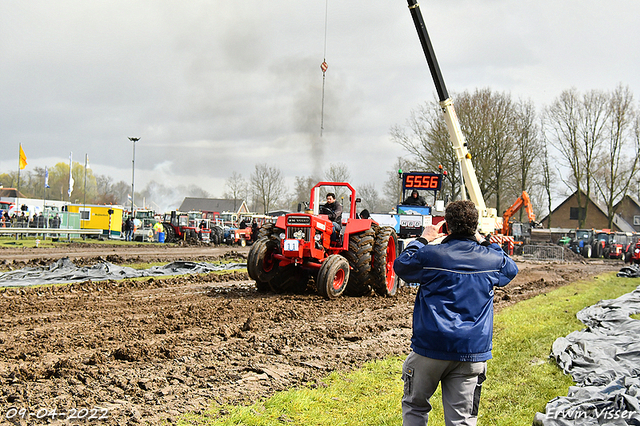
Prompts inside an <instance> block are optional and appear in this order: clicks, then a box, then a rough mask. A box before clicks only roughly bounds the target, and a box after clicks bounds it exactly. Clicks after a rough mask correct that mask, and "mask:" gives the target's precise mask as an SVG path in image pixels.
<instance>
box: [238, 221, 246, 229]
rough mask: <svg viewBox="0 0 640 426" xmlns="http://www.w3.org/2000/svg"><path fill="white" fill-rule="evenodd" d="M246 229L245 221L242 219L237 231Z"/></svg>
mask: <svg viewBox="0 0 640 426" xmlns="http://www.w3.org/2000/svg"><path fill="white" fill-rule="evenodd" d="M246 227H247V221H246V219H242V220H241V221H240V225H238V228H239V229H245V228H246Z"/></svg>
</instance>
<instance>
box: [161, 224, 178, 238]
mask: <svg viewBox="0 0 640 426" xmlns="http://www.w3.org/2000/svg"><path fill="white" fill-rule="evenodd" d="M162 227H163V228H164V234H165V235H164V241H165V242H167V243H175V242H176V231H175V230H174V229H173V226H171V224H170V223H166V222H165V223H163V224H162Z"/></svg>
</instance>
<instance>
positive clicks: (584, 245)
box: [569, 229, 600, 258]
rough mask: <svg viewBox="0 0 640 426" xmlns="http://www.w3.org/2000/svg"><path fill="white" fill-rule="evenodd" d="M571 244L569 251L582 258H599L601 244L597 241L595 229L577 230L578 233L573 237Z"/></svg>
mask: <svg viewBox="0 0 640 426" xmlns="http://www.w3.org/2000/svg"><path fill="white" fill-rule="evenodd" d="M572 237H573V238H572V239H571V241H570V242H569V249H570V250H571V251H573V252H574V253H576V254H580V255H582V257H586V258H590V257H599V256H600V255H599V248H600V244H599V243H598V240H597V239H596V231H595V230H594V229H576V233H575V234H574V235H572Z"/></svg>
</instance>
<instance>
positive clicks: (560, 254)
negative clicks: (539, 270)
mask: <svg viewBox="0 0 640 426" xmlns="http://www.w3.org/2000/svg"><path fill="white" fill-rule="evenodd" d="M522 257H523V258H524V259H527V260H547V261H551V260H555V261H560V262H564V258H565V256H564V248H563V247H561V246H554V245H548V246H543V245H525V246H523V247H522Z"/></svg>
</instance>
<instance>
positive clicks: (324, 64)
mask: <svg viewBox="0 0 640 426" xmlns="http://www.w3.org/2000/svg"><path fill="white" fill-rule="evenodd" d="M328 11H329V0H325V3H324V52H323V57H322V64H321V65H320V69H321V70H322V109H321V112H320V137H322V131H323V130H324V83H325V77H326V75H325V74H326V72H327V68H328V65H327V17H328Z"/></svg>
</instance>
